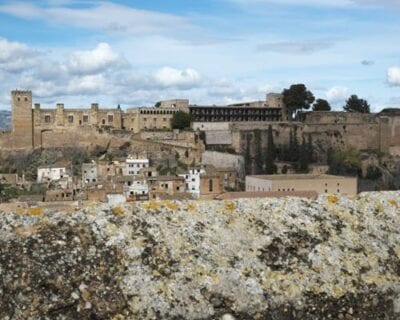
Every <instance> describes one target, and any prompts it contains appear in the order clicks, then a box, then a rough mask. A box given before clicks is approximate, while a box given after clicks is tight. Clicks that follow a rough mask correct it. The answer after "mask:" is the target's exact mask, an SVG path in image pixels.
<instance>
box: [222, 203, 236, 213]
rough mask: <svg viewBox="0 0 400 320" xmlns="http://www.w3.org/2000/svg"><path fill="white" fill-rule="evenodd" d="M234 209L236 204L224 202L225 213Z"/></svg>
mask: <svg viewBox="0 0 400 320" xmlns="http://www.w3.org/2000/svg"><path fill="white" fill-rule="evenodd" d="M235 209H236V204H235V203H234V202H231V201H228V202H225V211H228V212H232V211H233V210H235Z"/></svg>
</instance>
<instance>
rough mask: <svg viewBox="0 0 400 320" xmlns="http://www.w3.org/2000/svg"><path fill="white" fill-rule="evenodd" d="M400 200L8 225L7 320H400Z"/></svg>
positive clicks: (2, 225) (190, 209)
mask: <svg viewBox="0 0 400 320" xmlns="http://www.w3.org/2000/svg"><path fill="white" fill-rule="evenodd" d="M399 280H400V193H399V192H385V193H384V192H382V193H365V194H361V195H360V196H358V197H357V198H354V199H348V198H345V197H341V196H327V197H325V196H322V197H319V198H318V199H317V200H306V199H298V198H297V199H296V198H292V199H290V198H286V199H256V200H255V199H251V200H236V201H225V202H205V201H204V202H202V201H198V202H196V201H192V202H171V201H168V202H145V203H136V204H133V205H128V204H127V205H124V206H121V207H118V208H112V207H109V206H107V205H100V206H98V207H96V208H91V209H83V210H81V211H78V212H76V213H74V214H65V213H61V212H60V213H44V214H43V215H40V216H31V215H30V216H25V215H21V214H14V213H1V214H0V319H277V320H281V319H398V318H399V317H400V281H399Z"/></svg>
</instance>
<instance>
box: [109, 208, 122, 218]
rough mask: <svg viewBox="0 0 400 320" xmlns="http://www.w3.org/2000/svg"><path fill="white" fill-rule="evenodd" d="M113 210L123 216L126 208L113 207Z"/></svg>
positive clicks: (118, 215) (114, 213) (115, 213)
mask: <svg viewBox="0 0 400 320" xmlns="http://www.w3.org/2000/svg"><path fill="white" fill-rule="evenodd" d="M111 212H112V213H113V215H115V216H117V217H120V216H123V215H124V214H125V211H124V209H122V208H121V207H115V208H112V209H111Z"/></svg>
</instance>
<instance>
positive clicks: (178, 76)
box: [154, 67, 201, 88]
mask: <svg viewBox="0 0 400 320" xmlns="http://www.w3.org/2000/svg"><path fill="white" fill-rule="evenodd" d="M154 78H155V80H156V82H157V83H158V84H160V85H161V86H163V87H177V88H191V87H196V86H198V85H199V84H200V80H201V77H200V74H199V73H198V72H197V71H196V70H194V69H184V70H178V69H174V68H170V67H164V68H161V69H159V70H158V71H157V72H156V73H155V75H154Z"/></svg>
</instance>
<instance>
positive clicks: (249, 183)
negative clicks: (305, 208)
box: [246, 174, 357, 195]
mask: <svg viewBox="0 0 400 320" xmlns="http://www.w3.org/2000/svg"><path fill="white" fill-rule="evenodd" d="M246 191H247V192H268V191H278V192H280V191H316V192H318V193H320V194H328V193H341V194H346V195H355V194H357V178H356V177H342V176H333V175H327V174H277V175H258V176H247V177H246Z"/></svg>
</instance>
